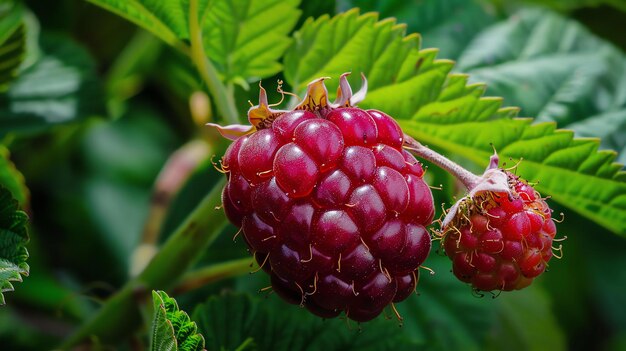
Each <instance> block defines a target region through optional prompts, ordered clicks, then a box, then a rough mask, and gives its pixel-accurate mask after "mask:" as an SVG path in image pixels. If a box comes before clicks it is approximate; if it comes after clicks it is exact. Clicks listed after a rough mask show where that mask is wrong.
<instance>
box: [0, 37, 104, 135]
mask: <svg viewBox="0 0 626 351" xmlns="http://www.w3.org/2000/svg"><path fill="white" fill-rule="evenodd" d="M39 44H40V46H41V50H42V51H43V54H42V56H41V57H40V58H39V60H38V61H37V62H35V63H34V64H33V65H32V66H30V67H28V68H27V69H25V70H24V71H23V72H21V73H20V75H19V77H18V78H17V80H15V81H14V82H13V84H11V86H10V88H9V90H8V91H7V92H6V93H5V94H2V95H0V123H1V124H0V135H3V134H6V133H8V132H33V131H39V130H42V129H45V128H47V127H49V126H51V125H55V124H62V123H68V122H72V121H75V120H78V119H81V118H85V117H88V116H92V115H98V114H102V113H104V103H103V98H102V95H103V94H102V87H101V85H100V81H99V79H98V77H97V76H96V72H95V67H94V63H93V61H92V59H91V57H90V56H89V55H88V54H87V52H86V51H85V50H84V49H83V48H81V47H79V46H78V45H77V44H75V43H74V42H72V41H71V40H70V39H68V38H65V37H62V36H55V35H45V36H42V37H41V38H40V41H39Z"/></svg>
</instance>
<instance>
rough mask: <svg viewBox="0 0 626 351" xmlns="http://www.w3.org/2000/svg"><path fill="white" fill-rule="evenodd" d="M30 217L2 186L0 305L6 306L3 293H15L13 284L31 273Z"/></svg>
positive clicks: (0, 206)
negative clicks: (29, 251) (27, 229)
mask: <svg viewBox="0 0 626 351" xmlns="http://www.w3.org/2000/svg"><path fill="white" fill-rule="evenodd" d="M26 222H28V216H27V215H26V213H24V212H23V211H21V210H20V209H19V206H18V204H17V201H15V199H13V197H12V196H11V192H10V191H9V190H7V189H6V188H4V187H3V186H0V304H2V305H4V303H5V302H4V295H3V294H2V293H4V292H7V291H13V284H11V282H16V281H17V282H21V281H22V276H23V275H24V276H27V275H28V272H29V267H28V264H27V263H26V259H27V258H28V251H26V247H24V245H25V244H26V243H27V242H28V232H27V231H26Z"/></svg>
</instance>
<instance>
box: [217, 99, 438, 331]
mask: <svg viewBox="0 0 626 351" xmlns="http://www.w3.org/2000/svg"><path fill="white" fill-rule="evenodd" d="M402 142H403V133H402V130H401V129H400V127H399V126H398V124H397V123H396V122H395V121H394V120H393V119H392V118H391V117H389V116H387V115H386V114H384V113H382V112H380V111H376V110H368V111H364V110H361V109H358V108H354V107H350V108H337V109H334V110H332V111H330V112H329V113H328V114H327V115H326V116H323V117H318V116H317V115H316V114H313V113H311V112H308V111H291V112H287V113H285V114H283V115H281V116H280V117H278V118H277V119H276V120H274V121H273V124H272V127H271V128H267V129H262V130H260V131H258V132H256V133H254V134H252V135H250V136H243V137H241V138H239V139H237V140H236V141H235V142H234V143H233V144H232V145H231V146H230V147H229V149H228V150H227V151H226V154H225V155H224V160H223V162H224V166H225V169H226V170H228V173H227V175H228V184H227V185H226V187H225V188H224V192H223V202H224V209H225V212H226V214H227V216H228V218H229V219H230V221H231V222H232V223H233V224H235V225H237V226H240V227H242V228H243V235H244V237H245V240H246V243H247V244H248V246H249V248H250V250H251V252H253V253H254V254H255V256H256V258H257V261H259V263H260V264H263V263H264V266H263V269H264V270H265V271H267V272H269V274H270V275H271V280H272V286H273V289H274V291H276V293H277V294H278V295H279V296H281V297H282V298H283V299H285V300H286V301H288V302H291V303H297V304H300V303H301V304H304V306H305V307H307V309H309V310H310V311H311V312H312V313H314V314H316V315H319V316H321V317H324V318H330V317H335V316H337V315H339V314H340V313H341V312H345V313H346V315H347V316H348V317H349V318H351V319H353V320H356V321H360V322H362V321H368V320H370V319H372V318H375V317H376V316H378V315H379V314H380V313H381V311H382V309H383V308H384V307H386V306H387V305H389V304H390V303H392V302H399V301H402V300H404V299H406V298H407V297H408V296H410V294H411V293H412V292H413V291H414V290H415V286H416V284H417V280H418V277H419V272H418V271H417V269H418V267H419V266H420V265H421V264H422V263H423V262H424V260H425V259H426V256H427V255H428V253H429V251H430V245H431V244H430V237H429V236H428V233H427V231H426V229H425V226H427V225H429V224H430V223H431V222H432V219H433V215H434V206H433V198H432V194H431V192H430V189H429V187H428V186H427V185H426V183H424V181H423V179H422V176H423V174H424V172H423V170H422V167H421V165H420V164H419V162H417V160H416V159H415V158H414V157H413V156H412V155H411V154H409V153H406V152H405V151H403V150H402Z"/></svg>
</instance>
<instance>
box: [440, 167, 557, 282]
mask: <svg viewBox="0 0 626 351" xmlns="http://www.w3.org/2000/svg"><path fill="white" fill-rule="evenodd" d="M506 172H507V175H508V177H509V183H510V184H512V190H513V191H512V193H513V195H512V196H511V197H509V196H508V195H507V194H504V193H502V194H495V196H494V197H493V198H494V200H493V201H489V202H485V204H484V205H483V209H484V211H486V212H485V213H474V214H470V216H469V222H467V220H465V221H464V224H463V225H460V226H458V228H457V229H458V230H456V229H448V231H447V234H446V235H445V237H444V239H443V245H444V250H445V253H446V255H447V256H448V257H450V259H451V260H452V271H453V273H454V274H455V275H456V277H457V278H458V279H459V280H461V281H463V282H466V283H470V284H471V285H472V287H474V288H475V289H477V290H482V291H492V290H505V291H509V290H518V289H523V288H525V287H527V286H528V285H530V283H532V281H533V279H534V278H536V277H537V276H538V275H540V274H541V273H543V271H544V270H545V268H546V267H547V264H548V261H549V260H550V259H551V258H552V242H553V239H554V236H555V234H556V227H555V226H554V222H553V221H552V218H551V217H552V211H551V210H550V208H549V207H548V204H547V203H546V202H545V201H544V200H543V199H542V198H541V196H540V195H539V193H538V192H536V191H535V190H534V189H533V188H532V187H531V186H529V185H528V184H526V183H525V182H523V181H520V180H519V178H518V177H517V176H515V175H513V174H511V173H510V172H508V171H506ZM464 216H466V215H464Z"/></svg>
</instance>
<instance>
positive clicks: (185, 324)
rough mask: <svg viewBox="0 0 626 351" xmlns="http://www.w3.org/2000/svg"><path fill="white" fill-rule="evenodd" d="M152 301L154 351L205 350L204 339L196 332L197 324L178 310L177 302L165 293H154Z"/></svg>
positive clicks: (152, 348) (152, 343) (152, 347)
mask: <svg viewBox="0 0 626 351" xmlns="http://www.w3.org/2000/svg"><path fill="white" fill-rule="evenodd" d="M152 300H153V305H154V318H153V321H152V342H151V345H152V346H151V348H150V349H151V350H152V351H178V350H180V351H202V350H204V338H203V337H202V335H201V334H198V333H197V332H196V331H197V326H196V323H194V322H192V321H191V320H190V319H189V316H188V315H187V313H186V312H184V311H181V310H179V309H178V304H177V303H176V300H174V299H173V298H171V297H169V296H167V294H166V293H165V292H163V291H152Z"/></svg>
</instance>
